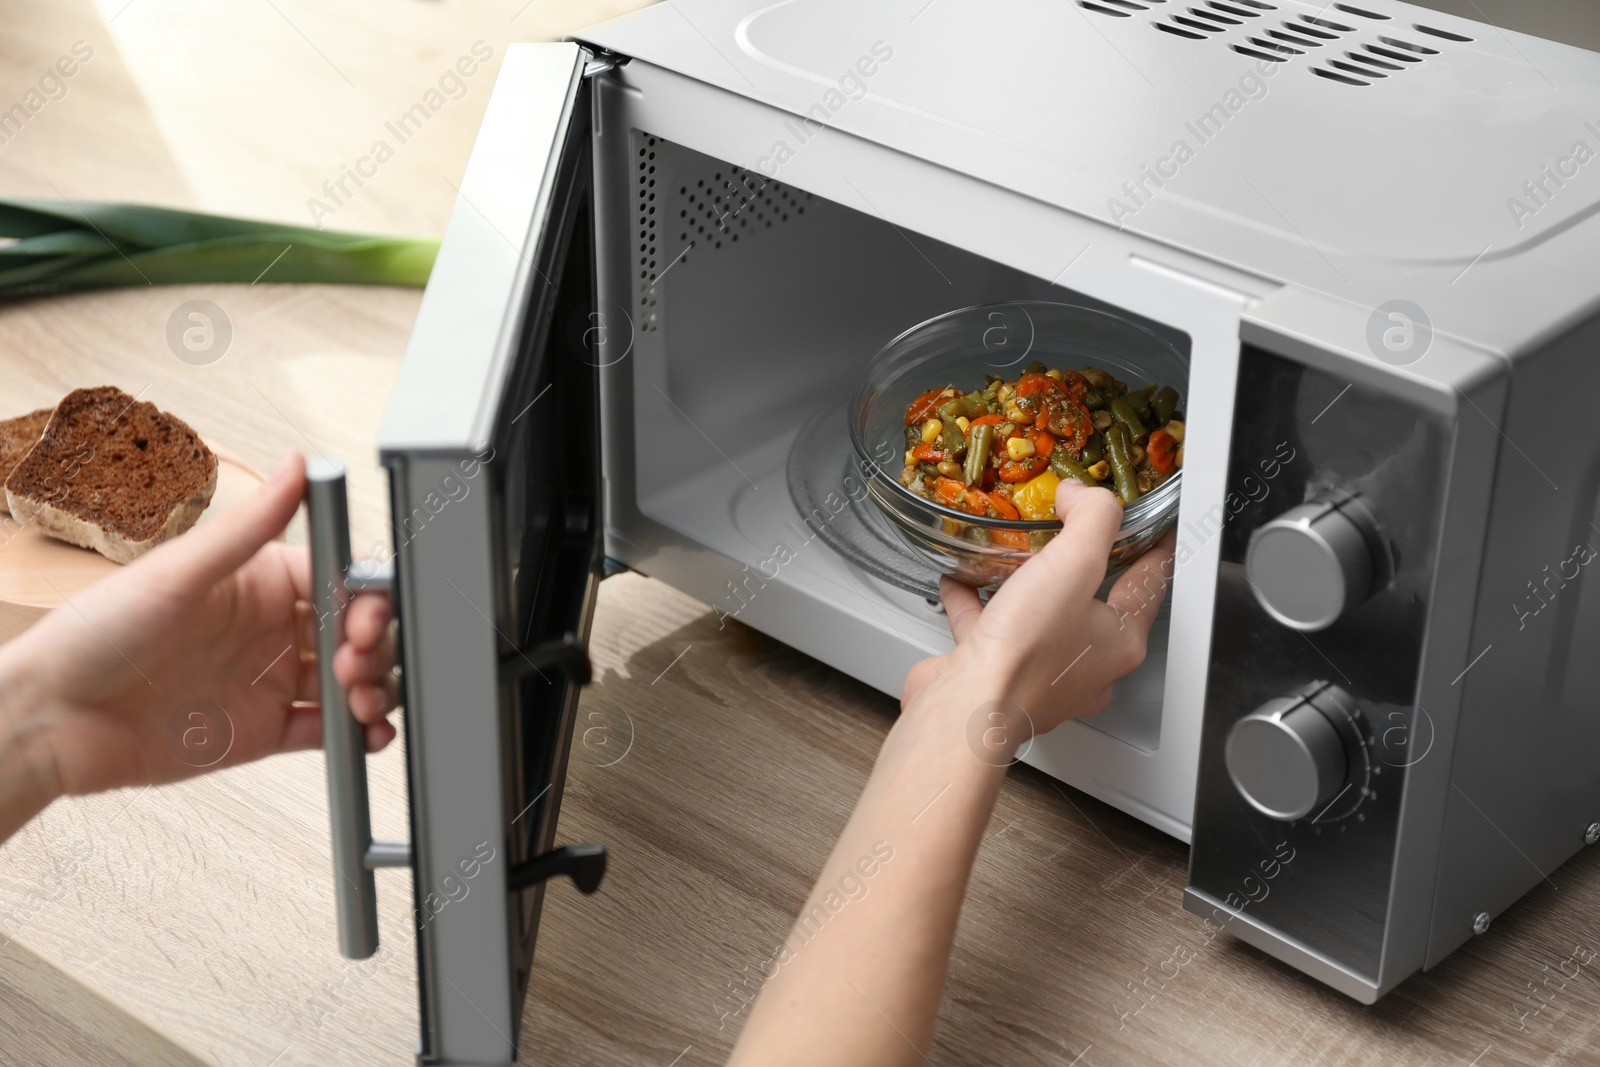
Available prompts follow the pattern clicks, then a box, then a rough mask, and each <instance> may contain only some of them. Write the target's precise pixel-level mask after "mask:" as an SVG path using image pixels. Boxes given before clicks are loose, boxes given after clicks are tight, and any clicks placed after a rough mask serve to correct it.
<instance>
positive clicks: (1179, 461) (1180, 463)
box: [1173, 445, 1183, 470]
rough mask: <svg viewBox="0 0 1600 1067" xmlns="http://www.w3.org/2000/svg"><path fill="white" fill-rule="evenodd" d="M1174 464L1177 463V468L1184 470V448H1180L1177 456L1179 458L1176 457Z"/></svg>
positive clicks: (1180, 446)
mask: <svg viewBox="0 0 1600 1067" xmlns="http://www.w3.org/2000/svg"><path fill="white" fill-rule="evenodd" d="M1173 462H1175V463H1176V464H1177V467H1178V469H1179V470H1183V446H1182V445H1179V446H1178V454H1177V456H1175V457H1174V459H1173Z"/></svg>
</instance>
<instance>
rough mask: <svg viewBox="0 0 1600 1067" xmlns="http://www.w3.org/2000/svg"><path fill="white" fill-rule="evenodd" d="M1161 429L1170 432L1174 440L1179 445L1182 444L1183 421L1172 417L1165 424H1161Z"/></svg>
mask: <svg viewBox="0 0 1600 1067" xmlns="http://www.w3.org/2000/svg"><path fill="white" fill-rule="evenodd" d="M1162 429H1164V430H1166V431H1167V432H1168V433H1170V434H1171V435H1172V439H1173V440H1174V441H1176V442H1178V443H1179V444H1180V445H1181V444H1183V423H1181V422H1179V421H1178V420H1176V419H1173V420H1172V421H1171V422H1168V423H1167V424H1166V425H1165V426H1163V427H1162Z"/></svg>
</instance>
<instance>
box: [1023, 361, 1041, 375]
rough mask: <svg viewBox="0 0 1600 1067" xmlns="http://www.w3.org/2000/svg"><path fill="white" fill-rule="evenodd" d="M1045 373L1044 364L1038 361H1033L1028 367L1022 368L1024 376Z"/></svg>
mask: <svg viewBox="0 0 1600 1067" xmlns="http://www.w3.org/2000/svg"><path fill="white" fill-rule="evenodd" d="M1044 371H1045V367H1044V364H1043V363H1040V362H1039V361H1038V360H1033V361H1032V362H1031V363H1029V364H1028V365H1027V366H1026V367H1023V368H1022V373H1023V374H1043V373H1044Z"/></svg>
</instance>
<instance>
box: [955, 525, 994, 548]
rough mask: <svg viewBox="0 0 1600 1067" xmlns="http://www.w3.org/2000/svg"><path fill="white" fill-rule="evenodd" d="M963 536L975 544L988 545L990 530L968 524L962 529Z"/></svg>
mask: <svg viewBox="0 0 1600 1067" xmlns="http://www.w3.org/2000/svg"><path fill="white" fill-rule="evenodd" d="M961 536H962V537H963V538H965V539H966V540H968V541H971V542H972V543H973V544H975V545H986V544H988V543H989V531H988V530H985V529H984V528H983V527H982V526H968V527H967V528H966V529H964V530H962V531H961Z"/></svg>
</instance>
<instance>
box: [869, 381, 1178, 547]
mask: <svg viewBox="0 0 1600 1067" xmlns="http://www.w3.org/2000/svg"><path fill="white" fill-rule="evenodd" d="M1178 403H1179V397H1178V392H1177V390H1176V389H1173V388H1172V387H1171V386H1160V385H1157V384H1155V383H1151V384H1149V385H1146V386H1143V387H1140V388H1137V389H1130V388H1129V387H1128V386H1127V385H1126V384H1125V383H1123V382H1120V381H1118V380H1117V379H1116V378H1113V377H1112V376H1111V375H1110V374H1108V373H1107V372H1105V371H1104V370H1101V369H1100V368H1097V367H1084V368H1082V369H1081V370H1062V369H1057V368H1050V367H1046V366H1045V365H1044V364H1043V363H1041V362H1038V361H1034V362H1032V363H1029V364H1028V366H1027V368H1026V369H1025V370H1024V371H1023V372H1022V373H1021V374H1020V375H1019V376H1018V377H1017V378H1016V380H1015V381H1007V380H1005V379H1003V378H998V377H987V378H986V379H985V382H984V387H983V388H982V389H980V390H974V391H972V392H969V393H962V392H960V391H959V389H958V388H957V387H956V386H954V385H947V386H942V387H940V388H938V389H930V390H928V391H927V392H925V393H922V394H921V395H919V396H918V397H916V398H915V399H914V400H912V401H911V403H910V404H909V405H907V407H906V415H905V422H906V445H907V449H908V450H907V452H906V463H905V469H904V471H902V473H901V477H900V481H901V484H902V485H904V486H905V487H906V488H907V489H909V490H911V491H912V492H914V493H916V494H917V495H919V496H922V497H925V498H927V499H931V500H934V501H937V502H938V503H940V504H943V505H945V506H946V507H950V508H954V509H955V510H957V511H962V512H966V513H967V514H969V515H972V516H976V517H982V518H988V519H1016V518H1018V517H1019V516H1020V517H1021V518H1022V519H1025V520H1028V521H1046V520H1050V519H1053V518H1055V491H1056V488H1057V486H1059V485H1060V483H1061V481H1062V479H1065V478H1073V479H1076V480H1077V481H1078V482H1080V483H1082V484H1084V485H1088V486H1103V487H1105V488H1106V489H1113V488H1114V490H1115V492H1116V494H1117V496H1118V497H1119V498H1120V499H1121V500H1122V501H1123V503H1124V504H1131V503H1133V502H1134V501H1135V500H1137V499H1139V497H1140V496H1141V495H1143V494H1144V493H1147V492H1150V491H1151V490H1153V489H1155V488H1156V487H1157V486H1159V485H1160V484H1161V483H1162V482H1164V481H1166V480H1167V479H1168V478H1170V477H1172V476H1173V475H1174V474H1176V473H1177V472H1178V471H1179V470H1180V469H1181V468H1182V466H1183V447H1182V446H1183V436H1184V425H1183V422H1182V421H1181V418H1182V417H1181V413H1180V412H1179V411H1178ZM945 521H946V523H952V522H955V520H951V519H947V520H945ZM955 526H956V529H957V530H964V531H965V532H963V533H961V536H967V534H968V533H971V532H972V531H973V530H974V529H975V528H974V527H972V526H971V525H970V524H963V523H959V522H956V523H955ZM951 532H955V531H951ZM983 536H984V537H985V538H986V540H985V541H984V543H990V544H996V545H1005V546H1012V547H1026V546H1027V544H1028V543H1030V542H1029V541H1028V538H1027V537H1026V536H1025V535H1024V534H1023V533H1022V531H1013V530H992V529H991V530H988V531H987V532H985V533H984V535H983Z"/></svg>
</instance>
